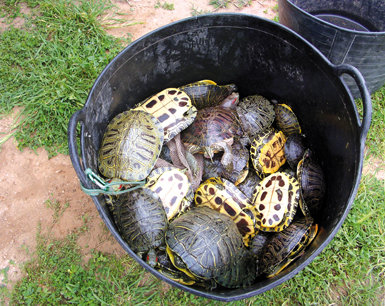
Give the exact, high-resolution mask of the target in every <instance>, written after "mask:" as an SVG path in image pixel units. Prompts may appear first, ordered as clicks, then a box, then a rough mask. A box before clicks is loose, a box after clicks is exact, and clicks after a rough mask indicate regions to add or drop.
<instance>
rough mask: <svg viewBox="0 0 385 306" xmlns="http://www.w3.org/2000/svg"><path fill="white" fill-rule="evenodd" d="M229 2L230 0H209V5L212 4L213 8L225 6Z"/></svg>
mask: <svg viewBox="0 0 385 306" xmlns="http://www.w3.org/2000/svg"><path fill="white" fill-rule="evenodd" d="M230 3H231V0H211V1H210V5H212V6H214V8H215V9H220V8H226V7H228V6H229V4H230Z"/></svg>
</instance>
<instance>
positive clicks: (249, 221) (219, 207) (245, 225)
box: [195, 177, 255, 246]
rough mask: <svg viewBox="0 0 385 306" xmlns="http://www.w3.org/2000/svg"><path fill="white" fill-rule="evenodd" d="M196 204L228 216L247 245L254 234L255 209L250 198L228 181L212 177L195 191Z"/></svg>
mask: <svg viewBox="0 0 385 306" xmlns="http://www.w3.org/2000/svg"><path fill="white" fill-rule="evenodd" d="M195 204H196V206H208V207H210V208H211V209H214V210H216V211H218V212H220V213H222V214H225V215H227V216H229V217H230V218H231V219H233V221H234V222H235V224H236V225H237V227H238V230H239V232H240V233H241V234H242V237H243V242H244V244H245V245H246V246H248V245H249V242H250V239H251V238H253V237H254V235H255V216H254V213H255V210H254V207H253V206H252V204H251V203H250V200H249V199H248V198H247V197H246V196H245V195H244V194H243V193H242V192H241V191H240V190H239V189H238V188H237V187H236V186H235V185H234V184H233V183H231V182H230V181H228V180H226V179H223V178H220V177H212V178H209V179H207V180H206V181H205V182H203V183H202V184H201V185H200V186H199V187H198V189H197V190H196V191H195Z"/></svg>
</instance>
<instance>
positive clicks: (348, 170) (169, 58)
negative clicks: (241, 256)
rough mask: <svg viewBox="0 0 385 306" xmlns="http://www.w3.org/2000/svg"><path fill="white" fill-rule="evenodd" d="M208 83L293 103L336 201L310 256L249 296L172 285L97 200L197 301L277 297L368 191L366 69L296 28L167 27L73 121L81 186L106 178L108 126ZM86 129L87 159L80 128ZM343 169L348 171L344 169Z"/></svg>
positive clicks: (195, 22)
mask: <svg viewBox="0 0 385 306" xmlns="http://www.w3.org/2000/svg"><path fill="white" fill-rule="evenodd" d="M345 73H347V74H349V75H351V76H352V77H353V78H354V79H355V80H356V82H357V85H358V87H359V90H360V92H361V95H362V98H363V106H364V115H363V120H362V122H361V121H360V119H359V116H358V113H357V110H356V106H355V104H354V101H353V100H352V98H351V95H350V93H349V92H348V89H347V87H346V85H345V84H344V82H343V81H342V75H343V74H345ZM201 79H212V80H215V81H216V82H218V83H219V84H228V83H235V84H236V85H238V88H239V93H240V95H241V96H243V97H244V96H247V95H251V94H257V93H259V94H261V95H264V96H266V97H267V98H269V99H273V98H274V99H277V100H278V101H284V102H285V103H287V104H289V105H290V106H291V107H292V109H293V111H294V112H295V113H296V115H297V116H298V118H299V120H300V124H301V127H302V130H303V131H304V133H305V134H306V136H307V139H308V140H309V143H310V147H311V149H312V151H313V152H315V153H316V155H317V157H318V159H319V160H320V161H321V163H322V167H323V169H324V172H325V176H326V177H325V179H326V185H327V190H326V196H325V200H324V208H323V211H322V213H321V214H320V215H319V216H317V218H316V219H317V223H318V224H319V225H320V228H321V230H320V233H319V234H318V235H317V237H316V239H315V240H314V241H313V243H312V244H311V246H310V247H309V249H307V251H306V252H305V254H304V255H303V256H302V257H301V258H299V259H298V260H297V261H296V262H295V263H294V264H292V265H291V266H290V267H289V268H287V269H286V270H284V271H283V272H282V273H280V274H279V275H277V276H275V277H273V278H270V279H265V278H263V279H259V280H258V281H257V282H255V283H254V284H253V285H251V286H249V287H247V288H240V289H223V288H222V289H219V288H218V289H216V290H213V291H209V290H207V289H204V288H202V287H198V286H196V287H194V286H185V285H182V284H179V283H178V282H176V281H174V280H171V279H168V278H166V277H165V276H163V275H162V274H160V273H159V272H158V271H157V270H154V269H153V268H151V267H150V266H149V265H147V264H146V263H145V262H144V261H143V260H142V259H141V258H140V257H138V256H137V254H135V253H134V252H133V251H132V250H131V249H130V247H129V246H128V244H127V243H126V242H125V241H124V240H123V238H122V237H121V235H120V234H119V232H118V230H117V228H116V226H115V224H114V222H113V219H112V217H111V214H110V212H109V210H108V208H107V206H106V203H105V198H104V196H103V195H99V196H93V197H92V199H93V201H94V203H95V205H96V207H97V209H98V211H99V213H100V216H101V217H102V219H103V221H104V222H105V224H106V226H107V227H108V229H109V230H110V231H111V233H112V234H113V236H114V237H115V239H116V240H117V241H118V242H119V243H120V244H121V246H122V247H123V248H124V250H126V252H127V253H128V254H129V255H130V256H131V257H133V258H134V259H135V260H136V261H137V262H138V263H139V264H140V265H142V266H143V267H144V268H145V269H147V270H149V271H150V272H151V273H153V274H154V275H155V276H156V277H158V278H160V279H162V280H164V281H166V282H168V283H170V284H172V285H173V286H176V287H178V288H181V289H183V290H186V291H188V292H190V293H193V294H196V295H200V296H204V297H207V298H211V299H216V300H221V301H233V300H239V299H243V298H247V297H251V296H254V295H257V294H260V293H262V292H264V291H266V290H269V289H271V288H273V287H275V286H277V285H279V284H281V283H282V282H284V281H286V280H288V279H289V278H291V277H293V276H294V275H296V274H297V273H298V272H299V271H301V270H302V269H303V268H305V267H306V266H307V265H308V264H309V263H310V262H311V261H312V260H313V259H314V258H315V257H316V256H317V255H318V254H319V253H320V252H321V251H322V250H323V249H324V248H325V246H327V245H328V244H329V242H330V241H331V240H332V239H333V237H334V235H335V234H336V233H337V231H338V230H339V228H340V227H341V225H342V223H343V222H344V220H345V218H346V216H347V214H348V213H349V210H350V208H351V206H352V203H353V201H354V197H355V195H356V192H357V188H358V186H359V183H360V178H361V170H362V161H363V153H364V147H365V138H366V134H367V132H368V129H369V125H370V120H371V102H370V96H369V93H368V91H367V89H366V87H365V85H364V81H363V78H362V76H361V74H360V73H359V71H358V70H357V69H355V68H353V67H352V66H349V65H339V66H335V65H333V64H331V63H330V62H329V61H328V60H327V59H326V58H325V57H324V56H323V55H322V54H321V53H320V52H319V51H318V50H317V49H315V48H314V47H313V46H312V45H310V44H309V43H308V42H306V41H305V40H304V39H303V38H301V37H300V36H299V35H297V34H296V33H295V32H293V31H291V30H289V29H288V28H286V27H284V26H282V25H280V24H278V23H275V22H273V21H270V20H266V19H261V18H258V17H255V16H251V15H243V14H214V15H206V16H199V17H196V18H189V19H186V20H182V21H180V22H176V23H173V24H170V25H168V26H165V27H163V28H160V29H158V30H156V31H154V32H152V33H150V34H148V35H146V36H144V37H142V38H140V39H138V40H136V41H135V42H133V43H132V44H130V45H129V46H128V47H127V48H126V49H124V50H123V51H122V52H121V53H120V54H119V55H117V56H116V57H115V58H114V59H113V60H112V62H111V63H110V64H109V65H108V66H107V67H106V68H105V69H104V70H103V72H102V73H101V74H100V76H99V77H98V79H97V80H96V81H95V84H94V86H93V87H92V89H91V91H90V94H89V96H88V99H87V101H86V103H85V105H84V107H83V108H82V109H81V110H79V111H77V112H76V113H75V114H74V115H73V116H72V118H71V120H70V122H69V127H68V144H69V151H70V156H71V160H72V163H73V166H74V169H75V171H76V173H77V175H78V177H79V179H80V182H81V184H82V185H83V186H85V187H86V188H97V186H94V185H93V184H92V183H91V182H90V181H89V180H88V179H87V177H86V175H85V172H84V171H85V169H86V168H91V169H92V170H93V171H94V172H98V168H97V153H98V150H99V147H100V143H101V140H102V137H103V134H104V131H105V129H106V126H107V124H108V122H109V121H110V120H111V119H112V118H113V117H114V116H116V115H117V114H118V113H120V112H122V111H124V110H126V109H128V108H131V107H132V106H134V105H135V104H136V103H138V102H139V101H142V100H143V99H145V98H146V97H148V96H150V95H152V94H154V93H156V92H159V91H161V90H163V89H164V88H167V87H178V86H181V85H184V84H188V83H190V82H193V81H197V80H201ZM78 124H81V126H82V129H81V134H80V143H81V150H80V151H81V157H80V156H79V155H78V150H77V146H76V143H77V140H78V137H77V125H78ZM337 169H338V171H336V170H337Z"/></svg>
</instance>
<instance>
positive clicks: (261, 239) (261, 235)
mask: <svg viewBox="0 0 385 306" xmlns="http://www.w3.org/2000/svg"><path fill="white" fill-rule="evenodd" d="M272 237H274V234H273V233H267V232H262V231H259V232H258V234H257V235H255V236H254V238H253V239H252V240H251V243H250V250H251V252H252V253H253V254H254V255H255V257H256V258H257V260H258V259H259V258H260V256H261V255H262V254H263V249H264V247H265V245H266V244H267V243H268V242H269V240H270V239H271V238H272Z"/></svg>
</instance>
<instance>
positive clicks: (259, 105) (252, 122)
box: [236, 95, 275, 139]
mask: <svg viewBox="0 0 385 306" xmlns="http://www.w3.org/2000/svg"><path fill="white" fill-rule="evenodd" d="M236 112H237V114H238V117H239V120H240V122H241V123H242V128H243V130H244V131H246V132H247V133H248V135H249V138H250V139H254V138H255V137H256V135H257V134H259V133H261V132H263V131H265V130H266V129H268V128H269V127H271V125H272V124H273V121H274V119H275V112H274V106H273V104H272V103H271V102H270V101H269V100H268V99H266V98H265V97H264V96H261V95H250V96H247V97H244V98H242V99H241V100H240V102H239V103H238V105H237V106H236Z"/></svg>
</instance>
